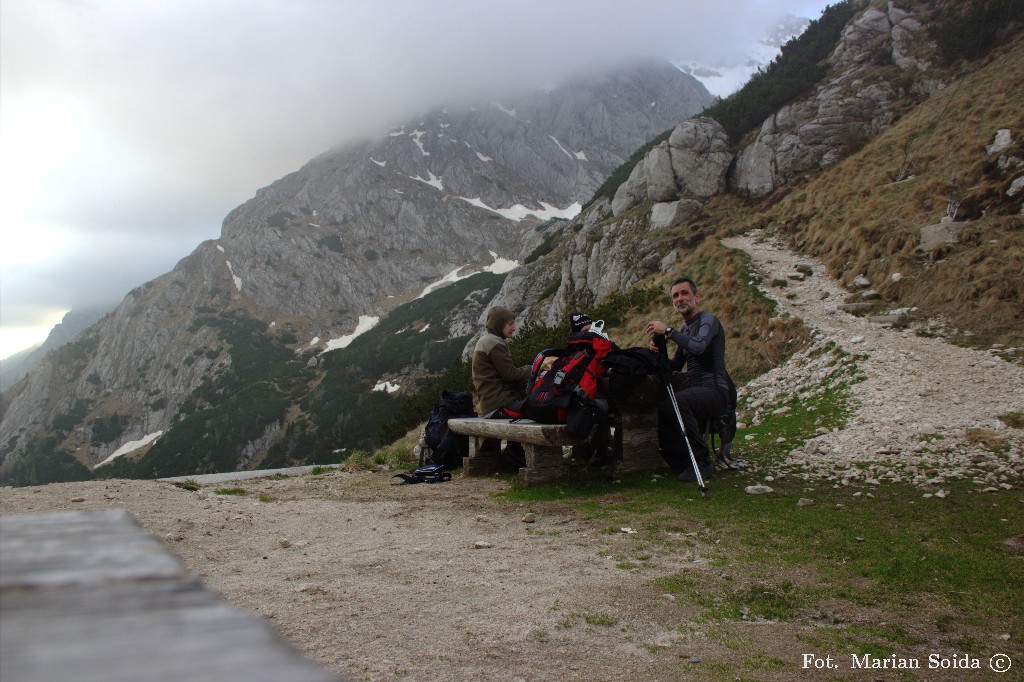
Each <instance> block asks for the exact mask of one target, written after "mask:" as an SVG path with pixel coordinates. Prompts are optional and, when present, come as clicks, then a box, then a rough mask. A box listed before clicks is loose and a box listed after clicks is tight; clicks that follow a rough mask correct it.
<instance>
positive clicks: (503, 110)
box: [491, 102, 516, 118]
mask: <svg viewBox="0 0 1024 682" xmlns="http://www.w3.org/2000/svg"><path fill="white" fill-rule="evenodd" d="M491 104H493V105H494V106H495V107H497V108H498V111H500V112H501V113H503V114H508V115H509V116H511V117H512V118H515V117H516V110H515V109H506V108H505V107H503V106H501V105H500V104H498V103H497V102H491Z"/></svg>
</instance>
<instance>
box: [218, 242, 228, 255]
mask: <svg viewBox="0 0 1024 682" xmlns="http://www.w3.org/2000/svg"><path fill="white" fill-rule="evenodd" d="M217 250H218V251H220V252H221V253H226V252H225V251H224V247H223V246H221V245H220V244H217Z"/></svg>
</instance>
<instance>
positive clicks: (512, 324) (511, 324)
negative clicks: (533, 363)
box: [502, 318, 516, 339]
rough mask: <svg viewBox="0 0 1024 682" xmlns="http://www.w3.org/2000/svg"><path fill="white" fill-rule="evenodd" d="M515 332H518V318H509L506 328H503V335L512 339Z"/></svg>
mask: <svg viewBox="0 0 1024 682" xmlns="http://www.w3.org/2000/svg"><path fill="white" fill-rule="evenodd" d="M515 333H516V320H515V318H512V319H511V320H509V321H508V322H506V323H505V328H504V329H502V336H504V337H505V338H506V339H511V338H512V335H513V334H515Z"/></svg>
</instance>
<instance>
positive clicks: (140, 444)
mask: <svg viewBox="0 0 1024 682" xmlns="http://www.w3.org/2000/svg"><path fill="white" fill-rule="evenodd" d="M162 435H164V432H163V431H157V432H156V433H151V434H149V435H148V436H143V437H142V438H140V439H139V440H130V441H128V442H127V443H125V444H124V445H122V446H121V447H119V448H118V449H117V450H114V452H113V453H112V454H111V455H110V456H109V457H107V458H106V459H105V460H103V461H102V462H100V463H99V464H97V465H96V466H94V467H93V469H94V470H95V469H99V468H100V467H101V466H103V465H104V464H109V463H110V462H113V461H114V460H115V459H117V458H118V457H120V456H121V455H127V454H128V453H129V452H135V451H136V450H138V449H139V448H144V447H146V446H147V445H149V444H150V443H152V442H153V441H155V440H156V439H157V438H159V437H160V436H162Z"/></svg>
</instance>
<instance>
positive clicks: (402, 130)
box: [388, 126, 405, 137]
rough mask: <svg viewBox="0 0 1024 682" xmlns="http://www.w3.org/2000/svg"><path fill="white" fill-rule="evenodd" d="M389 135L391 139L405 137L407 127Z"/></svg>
mask: <svg viewBox="0 0 1024 682" xmlns="http://www.w3.org/2000/svg"><path fill="white" fill-rule="evenodd" d="M388 135H389V136H390V137H401V136H402V135H405V126H402V127H401V128H399V129H398V132H396V133H388Z"/></svg>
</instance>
